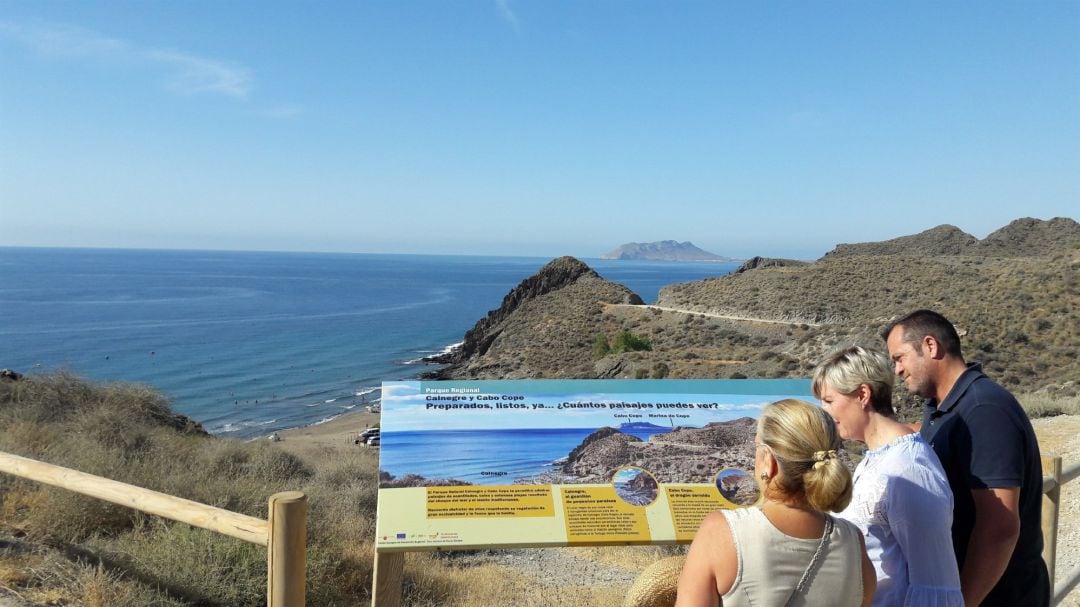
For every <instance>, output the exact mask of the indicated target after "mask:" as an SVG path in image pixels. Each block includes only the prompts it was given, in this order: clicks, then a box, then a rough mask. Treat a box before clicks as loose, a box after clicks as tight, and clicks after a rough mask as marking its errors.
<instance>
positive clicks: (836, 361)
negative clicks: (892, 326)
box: [812, 346, 896, 417]
mask: <svg viewBox="0 0 1080 607" xmlns="http://www.w3.org/2000/svg"><path fill="white" fill-rule="evenodd" d="M895 380H896V375H895V374H894V373H893V370H892V363H890V362H889V357H887V356H885V354H884V353H883V352H880V351H878V350H872V349H870V348H863V347H862V346H852V347H850V348H844V349H843V350H839V351H837V352H833V353H832V354H830V355H829V357H828V358H826V359H825V361H824V362H822V363H821V364H820V365H818V366H817V368H816V369H814V378H813V381H812V388H813V390H814V396H816V397H817V398H821V393H822V392H824V391H825V385H826V384H828V386H829V387H830V388H832V389H833V390H836V391H837V392H839V393H841V394H852V393H854V392H855V391H856V390H858V389H859V386H861V385H863V384H866V385H867V386H868V387H869V388H870V406H872V407H873V408H874V411H876V412H878V413H880V414H882V415H886V416H888V417H892V416H893V406H892V391H893V382H894V381H895Z"/></svg>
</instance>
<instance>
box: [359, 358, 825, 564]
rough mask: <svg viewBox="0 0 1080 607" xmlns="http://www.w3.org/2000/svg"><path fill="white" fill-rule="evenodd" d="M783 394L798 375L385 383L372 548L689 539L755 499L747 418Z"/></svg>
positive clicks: (798, 391)
mask: <svg viewBox="0 0 1080 607" xmlns="http://www.w3.org/2000/svg"><path fill="white" fill-rule="evenodd" d="M783 398H801V399H804V400H806V399H808V398H810V397H809V383H808V382H807V381H805V380H491V381H449V382H446V381H439V382H420V381H411V382H387V383H384V384H383V391H382V404H383V411H382V431H381V437H382V442H381V453H380V464H379V476H380V485H379V486H380V489H379V514H378V522H377V528H378V537H377V546H378V547H379V549H381V550H405V549H409V550H417V549H441V548H476V547H489V546H506V547H509V546H548V545H552V546H554V545H588V544H621V543H625V544H645V543H673V542H681V541H689V539H690V538H692V536H693V532H694V531H695V530H696V528H697V525H698V524H699V523H700V521H701V518H702V517H704V515H705V514H707V513H708V512H709V511H711V510H714V509H717V508H734V507H741V506H746V505H749V504H752V503H754V502H755V501H756V499H757V485H756V483H755V482H754V479H753V476H752V475H751V474H749V473H748V472H747V471H752V470H753V467H754V449H753V442H754V441H753V439H754V434H755V431H756V423H757V421H756V420H757V417H758V414H759V413H760V411H761V409H762V408H763V407H764V406H765V405H767V404H769V403H770V402H774V401H776V400H780V399H783ZM507 523H512V524H507Z"/></svg>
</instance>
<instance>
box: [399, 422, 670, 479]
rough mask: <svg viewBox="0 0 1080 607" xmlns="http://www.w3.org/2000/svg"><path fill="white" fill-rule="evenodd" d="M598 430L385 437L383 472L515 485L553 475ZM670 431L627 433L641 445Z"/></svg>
mask: <svg viewBox="0 0 1080 607" xmlns="http://www.w3.org/2000/svg"><path fill="white" fill-rule="evenodd" d="M595 431H596V428H550V429H539V430H538V429H520V428H514V429H505V430H441V431H425V432H384V433H383V437H382V438H383V443H384V444H385V445H388V446H389V447H387V448H389V449H392V450H393V456H392V457H384V458H382V461H381V462H380V464H379V468H380V470H384V471H386V472H389V473H390V474H392V475H393V476H396V477H400V476H403V475H405V474H419V475H420V476H423V477H425V478H428V479H455V480H460V481H464V482H467V483H470V484H473V485H510V484H520V483H519V481H522V480H530V479H535V478H537V477H538V476H539V475H542V474H543V473H545V472H552V471H553V470H554V469H555V465H556V464H557V463H559V462H560V460H562V459H564V458H566V456H567V454H569V453H570V451H571V450H572V449H573V448H574V447H577V446H578V445H580V444H581V442H582V441H583V440H585V437H587V436H588V435H590V434H592V433H593V432H595ZM668 431H670V428H661V427H657V428H651V429H635V430H626V431H625V432H626V434H630V435H633V436H636V437H638V438H640V439H641V440H645V441H647V440H649V437H651V436H652V435H654V434H658V433H663V432H668Z"/></svg>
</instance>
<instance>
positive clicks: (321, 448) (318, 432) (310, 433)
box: [256, 411, 381, 465]
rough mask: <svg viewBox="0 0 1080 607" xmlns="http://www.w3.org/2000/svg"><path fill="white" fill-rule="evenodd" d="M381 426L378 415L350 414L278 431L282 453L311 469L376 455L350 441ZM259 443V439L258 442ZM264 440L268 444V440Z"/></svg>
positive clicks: (369, 413)
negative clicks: (350, 456) (357, 454)
mask: <svg viewBox="0 0 1080 607" xmlns="http://www.w3.org/2000/svg"><path fill="white" fill-rule="evenodd" d="M380 423H381V417H380V414H379V413H371V412H370V411H347V412H345V413H342V414H341V415H339V416H337V417H335V418H334V419H332V420H330V421H328V422H323V423H321V424H311V425H307V426H301V427H299V428H289V429H287V430H279V431H278V432H277V435H278V436H279V437H280V438H281V441H280V442H275V443H274V444H275V445H280V446H281V448H282V449H284V450H286V451H288V452H290V453H292V454H293V455H296V456H298V457H300V458H301V459H303V460H305V461H307V462H308V463H309V464H311V465H320V464H325V463H326V462H327V461H330V460H331V459H332V458H334V457H336V456H339V455H342V454H345V453H348V452H350V451H351V452H356V451H367V450H370V452H371V453H373V454H375V455H377V454H378V453H379V451H378V449H375V448H374V447H368V446H366V445H354V444H353V443H352V442H351V440H350V437H351V435H353V434H356V433H359V432H360V431H361V430H363V429H364V428H369V427H371V426H374V425H376V424H380ZM256 440H258V439H256ZM261 440H264V441H265V440H267V439H266V438H265V437H264V438H262V439H261Z"/></svg>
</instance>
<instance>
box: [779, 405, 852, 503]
mask: <svg viewBox="0 0 1080 607" xmlns="http://www.w3.org/2000/svg"><path fill="white" fill-rule="evenodd" d="M758 439H759V440H760V441H761V442H762V443H764V444H765V445H766V446H767V447H768V448H769V450H770V451H772V454H773V456H774V458H775V459H776V463H777V466H779V467H780V471H781V472H782V473H783V476H782V477H780V478H779V479H778V480H777V488H778V489H779V490H780V491H781V492H782V493H783V494H784V495H787V496H792V497H797V496H803V497H805V498H806V501H807V502H808V503H809V504H810V507H811V508H814V509H815V510H829V511H832V512H839V511H841V510H843V509H844V508H845V507H847V505H848V503H849V502H850V501H851V472H850V471H849V470H848V469H847V467H846V466H844V463H843V462H841V461H840V457H839V455H838V452H839V450H840V448H841V441H840V435H839V434H838V433H837V431H836V424H835V423H834V422H833V420H832V418H831V417H829V414H828V413H825V411H824V410H822V409H821V407H817V406H814V405H812V404H810V403H808V402H804V401H801V400H795V399H790V398H789V399H784V400H781V401H777V402H775V403H772V404H771V405H768V406H766V407H765V408H764V409H763V410H762V411H761V417H760V418H758Z"/></svg>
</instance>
